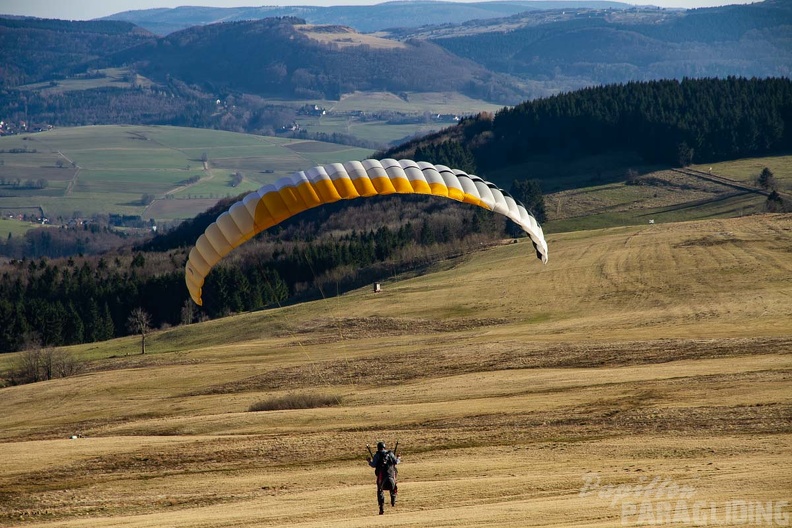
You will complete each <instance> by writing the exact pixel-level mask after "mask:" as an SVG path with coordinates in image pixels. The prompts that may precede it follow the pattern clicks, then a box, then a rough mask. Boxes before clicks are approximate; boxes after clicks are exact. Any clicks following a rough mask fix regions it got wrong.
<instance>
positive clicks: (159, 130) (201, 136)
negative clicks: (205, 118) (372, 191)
mask: <svg viewBox="0 0 792 528" xmlns="http://www.w3.org/2000/svg"><path fill="white" fill-rule="evenodd" d="M0 151H2V152H0V159H2V164H0V178H2V180H3V181H5V182H6V184H5V185H0V211H5V210H9V211H10V210H12V209H13V208H19V207H32V206H34V207H39V206H40V207H42V208H43V209H44V211H45V213H46V214H47V215H48V216H50V217H53V218H55V217H58V216H61V217H64V218H71V217H72V216H90V215H93V214H109V213H117V214H126V215H141V216H143V217H144V218H145V219H149V218H153V219H155V220H174V219H179V218H182V219H183V218H191V217H193V216H195V215H196V214H198V213H200V212H202V211H204V210H206V209H207V208H208V207H209V206H211V205H212V204H214V203H215V202H216V201H217V200H219V199H221V198H225V197H228V196H236V195H238V194H240V193H242V192H246V191H251V190H254V189H257V188H258V187H260V186H261V185H263V184H265V183H268V182H270V181H274V180H275V179H277V178H280V177H282V176H286V175H288V174H291V173H292V172H294V171H296V170H301V169H306V168H310V167H313V166H315V165H320V164H324V163H332V162H336V161H347V160H351V159H360V158H366V157H369V156H370V154H371V151H370V150H366V149H360V148H354V147H349V146H344V145H336V144H332V143H319V142H314V141H301V140H291V139H284V138H276V137H265V136H254V135H249V134H236V133H232V132H223V131H217V130H204V129H193V128H179V127H165V126H162V127H161V126H151V127H146V126H92V127H76V128H64V129H53V130H50V131H47V132H41V133H37V134H25V135H19V136H10V137H4V138H0ZM204 160H206V161H207V163H206V164H204V162H203V161H204ZM236 172H240V173H242V176H243V180H242V182H241V183H240V184H239V185H237V186H232V176H233V174H234V173H236ZM17 179H18V180H20V182H21V184H20V185H13V184H11V183H9V182H11V181H14V180H17ZM29 180H30V181H32V182H38V181H39V180H44V181H46V186H45V187H43V188H38V187H36V186H28V185H26V183H27V182H28V181H29ZM144 194H148V195H151V196H153V197H154V198H155V201H154V202H153V203H152V204H151V205H149V206H147V205H146V204H144V203H143V202H142V197H143V195H144Z"/></svg>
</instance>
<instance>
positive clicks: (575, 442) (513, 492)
mask: <svg viewBox="0 0 792 528" xmlns="http://www.w3.org/2000/svg"><path fill="white" fill-rule="evenodd" d="M548 242H549V248H550V261H549V263H548V264H547V265H546V266H542V265H541V264H539V263H538V262H537V261H536V260H535V259H534V258H533V255H532V251H531V248H530V247H529V245H528V244H527V243H525V241H521V242H520V243H517V244H504V245H501V246H498V247H495V248H489V249H484V250H482V251H480V252H478V253H476V254H473V255H470V256H468V257H465V258H463V259H458V260H453V261H448V262H444V263H443V264H442V265H439V266H437V267H436V268H435V269H433V270H431V272H430V273H427V274H425V275H421V276H417V277H402V278H399V277H388V278H383V283H382V284H383V291H382V292H381V293H378V294H374V293H373V292H372V291H370V289H368V288H366V289H362V290H359V291H355V292H351V293H349V294H346V295H344V296H341V297H338V298H330V299H325V300H322V301H318V302H314V303H306V304H301V305H296V306H290V307H284V308H280V309H275V310H269V311H263V312H257V313H250V314H243V315H238V316H235V317H231V318H226V319H222V320H217V321H210V322H206V323H202V324H196V325H191V326H188V327H178V328H173V329H169V330H164V331H159V332H157V333H155V334H154V335H152V336H151V337H150V339H149V342H148V353H147V354H146V355H145V356H140V355H138V354H137V352H138V350H139V342H138V340H137V339H135V338H129V339H122V340H116V341H112V342H106V343H94V344H90V345H85V346H81V347H78V348H74V349H72V352H73V353H74V354H75V355H76V356H78V357H81V358H83V359H84V360H86V361H88V363H87V364H86V371H85V372H84V373H82V374H80V375H78V376H76V377H72V378H67V379H62V380H55V381H50V382H43V383H38V384H33V385H26V386H19V387H6V388H3V389H0V401H2V402H3V413H2V414H0V443H1V444H0V445H2V453H3V456H2V457H0V525H2V526H30V527H33V526H36V527H39V526H41V527H44V526H50V527H54V526H58V527H65V526H75V527H76V526H80V527H92V526H95V527H100V526H101V527H108V526H116V527H120V526H124V527H161V526H169V527H213V526H217V527H220V526H251V527H252V526H303V527H314V526H315V527H318V526H353V527H354V526H360V527H363V526H384V525H389V526H499V527H504V526H505V527H510V526H511V527H523V526H589V527H611V526H620V525H625V526H638V525H647V524H654V525H657V524H661V525H675V526H679V525H721V526H739V525H747V524H751V525H765V526H778V525H786V524H784V523H787V524H788V515H789V502H788V501H789V500H790V490H791V489H792V471H790V462H789V461H790V459H791V458H790V456H791V455H792V302H790V301H791V300H792V258H790V257H791V256H792V215H788V214H787V215H756V216H747V217H742V218H733V219H716V220H707V221H694V222H678V223H666V224H654V225H651V226H650V225H642V226H631V227H618V228H610V229H602V230H589V231H578V232H572V233H564V234H551V235H549V237H548ZM17 357H18V355H3V356H0V369H3V368H6V367H7V366H8V365H9V364H11V363H12V362H13V361H14V360H15V358H17ZM310 395H314V396H323V397H327V398H329V399H330V400H331V401H334V402H335V403H336V405H333V406H330V407H323V408H314V409H303V410H284V411H260V412H249V411H248V409H249V408H250V406H251V405H253V404H256V403H259V402H262V401H266V400H268V399H271V398H274V397H281V396H285V397H288V398H291V399H295V400H296V399H300V398H302V397H305V396H310ZM72 436H77V438H75V439H70V437H72ZM379 439H384V440H386V441H387V442H389V443H390V444H393V443H395V442H396V441H399V451H400V452H401V454H402V456H403V459H402V465H401V466H400V494H399V495H400V499H399V503H398V505H397V506H396V508H388V509H387V511H386V514H385V515H384V516H383V517H380V516H378V515H377V514H376V513H377V512H376V500H375V488H374V479H373V475H372V473H371V470H370V469H369V468H368V467H367V465H366V463H365V454H366V450H365V445H366V444H373V443H375V442H376V441H377V440H379ZM674 516H676V517H674ZM749 519H750V520H751V522H748V521H749ZM757 520H758V522H757Z"/></svg>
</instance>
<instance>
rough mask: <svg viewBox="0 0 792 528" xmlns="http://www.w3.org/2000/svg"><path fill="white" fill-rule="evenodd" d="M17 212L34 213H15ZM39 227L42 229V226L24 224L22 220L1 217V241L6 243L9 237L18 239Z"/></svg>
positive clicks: (29, 223)
mask: <svg viewBox="0 0 792 528" xmlns="http://www.w3.org/2000/svg"><path fill="white" fill-rule="evenodd" d="M15 212H19V213H22V212H25V213H31V212H34V210H33V209H31V210H30V211H15ZM37 227H41V224H36V223H32V222H22V221H21V220H16V219H12V218H7V217H5V216H1V217H0V240H2V241H3V242H5V240H6V238H8V237H9V236H12V237H17V236H22V235H24V234H25V233H27V232H28V231H29V230H30V229H35V228H37Z"/></svg>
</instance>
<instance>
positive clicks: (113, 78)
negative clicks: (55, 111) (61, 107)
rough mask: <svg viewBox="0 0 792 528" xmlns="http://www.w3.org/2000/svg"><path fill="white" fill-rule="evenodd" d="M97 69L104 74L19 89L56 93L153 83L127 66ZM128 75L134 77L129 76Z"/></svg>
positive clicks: (32, 84)
mask: <svg viewBox="0 0 792 528" xmlns="http://www.w3.org/2000/svg"><path fill="white" fill-rule="evenodd" d="M97 71H98V72H100V73H103V74H104V75H105V76H104V77H97V78H92V79H88V78H81V77H71V78H68V79H62V80H59V81H56V82H55V83H54V84H52V83H50V82H41V83H31V84H26V85H24V86H20V87H19V89H20V90H29V91H36V92H40V93H42V94H57V93H63V92H73V91H80V90H93V89H96V88H133V86H132V85H133V84H134V85H135V86H143V87H146V88H147V87H150V86H152V85H153V83H152V82H151V80H150V79H148V78H146V77H143V76H141V75H137V74H132V73H131V72H130V70H129V69H128V68H104V69H100V70H97ZM130 75H133V76H134V77H130Z"/></svg>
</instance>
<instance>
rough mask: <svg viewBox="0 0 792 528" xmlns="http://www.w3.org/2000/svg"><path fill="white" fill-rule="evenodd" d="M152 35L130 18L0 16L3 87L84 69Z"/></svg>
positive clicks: (0, 76) (56, 76)
mask: <svg viewBox="0 0 792 528" xmlns="http://www.w3.org/2000/svg"><path fill="white" fill-rule="evenodd" d="M154 38H155V37H154V35H152V34H151V33H149V32H148V31H146V30H144V29H142V28H139V27H137V26H135V25H134V24H131V23H129V22H120V21H110V20H105V21H71V20H53V19H38V18H19V19H15V18H2V17H0V64H2V65H3V68H2V69H1V70H0V88H13V87H15V86H19V85H21V84H27V83H34V82H39V81H49V80H52V79H59V78H64V77H65V76H67V75H71V74H74V73H77V72H78V71H79V72H84V71H85V65H86V64H87V63H88V62H90V61H92V60H95V59H97V58H99V57H103V56H105V55H107V54H112V53H115V52H118V51H120V50H123V49H126V48H130V47H133V46H136V45H138V44H141V43H143V42H146V41H149V40H153V39H154ZM75 69H76V71H75Z"/></svg>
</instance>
